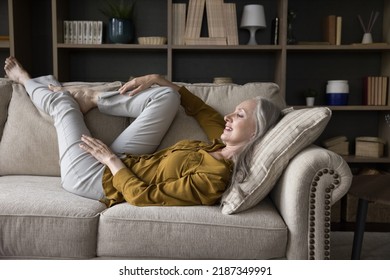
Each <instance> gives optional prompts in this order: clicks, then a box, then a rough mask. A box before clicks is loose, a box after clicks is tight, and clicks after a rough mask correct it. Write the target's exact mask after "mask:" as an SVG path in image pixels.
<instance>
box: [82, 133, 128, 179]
mask: <svg viewBox="0 0 390 280" xmlns="http://www.w3.org/2000/svg"><path fill="white" fill-rule="evenodd" d="M81 141H83V143H82V144H80V148H82V149H83V150H84V151H86V152H88V153H90V154H91V155H92V156H93V157H94V158H96V159H97V160H98V161H99V162H101V163H103V164H105V165H107V167H108V168H109V169H110V170H111V173H112V174H113V175H115V173H116V172H118V171H119V170H120V169H122V168H124V167H126V166H125V165H124V164H123V162H122V161H121V160H120V158H118V157H117V156H116V155H115V154H114V153H113V152H112V151H111V150H110V148H108V146H107V145H106V144H104V143H103V142H102V141H100V140H99V139H96V138H93V137H90V136H87V135H83V136H82V137H81Z"/></svg>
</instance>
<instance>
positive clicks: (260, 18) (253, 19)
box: [240, 5, 267, 28]
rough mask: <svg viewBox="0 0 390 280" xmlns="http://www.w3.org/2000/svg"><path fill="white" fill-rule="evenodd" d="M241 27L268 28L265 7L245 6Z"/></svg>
mask: <svg viewBox="0 0 390 280" xmlns="http://www.w3.org/2000/svg"><path fill="white" fill-rule="evenodd" d="M240 26H241V27H242V28H247V27H259V28H265V27H267V25H266V23H265V15H264V7H263V6H262V5H245V6H244V11H243V12H242V18H241V25H240Z"/></svg>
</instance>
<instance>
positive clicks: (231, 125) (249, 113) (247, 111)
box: [221, 99, 256, 146]
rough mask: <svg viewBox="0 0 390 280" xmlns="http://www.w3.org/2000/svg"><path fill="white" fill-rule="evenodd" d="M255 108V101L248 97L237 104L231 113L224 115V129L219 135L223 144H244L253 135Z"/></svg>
mask: <svg viewBox="0 0 390 280" xmlns="http://www.w3.org/2000/svg"><path fill="white" fill-rule="evenodd" d="M255 109H256V101H255V100H252V99H250V100H246V101H244V102H242V103H241V104H239V105H238V106H237V107H236V109H235V111H234V112H233V113H231V114H228V115H226V116H225V118H224V120H225V122H226V124H225V129H224V131H223V133H222V135H221V140H222V141H223V142H224V143H225V145H227V146H228V145H230V146H237V145H245V144H246V143H247V142H248V141H249V140H250V139H251V138H252V137H253V136H254V133H255V130H256V123H255V118H254V111H255Z"/></svg>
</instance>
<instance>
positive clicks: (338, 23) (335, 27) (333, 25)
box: [324, 15, 342, 45]
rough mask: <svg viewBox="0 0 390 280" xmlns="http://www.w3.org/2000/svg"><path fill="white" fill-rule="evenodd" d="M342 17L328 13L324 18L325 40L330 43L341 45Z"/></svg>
mask: <svg viewBox="0 0 390 280" xmlns="http://www.w3.org/2000/svg"><path fill="white" fill-rule="evenodd" d="M341 39H342V17H340V16H336V15H328V16H326V17H325V19H324V41H325V42H329V44H330V45H341Z"/></svg>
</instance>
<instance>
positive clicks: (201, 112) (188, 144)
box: [103, 87, 232, 206]
mask: <svg viewBox="0 0 390 280" xmlns="http://www.w3.org/2000/svg"><path fill="white" fill-rule="evenodd" d="M179 93H180V95H181V104H182V106H183V107H184V109H185V110H186V113H187V114H188V115H190V116H193V117H194V118H195V119H196V120H197V121H198V122H199V124H200V126H201V127H202V129H203V130H204V131H205V133H206V135H207V136H208V138H209V139H210V140H211V143H205V142H201V141H194V140H183V141H180V142H178V143H177V144H175V145H173V146H171V147H169V148H167V149H164V150H161V151H158V152H156V153H153V154H150V155H142V156H132V155H128V156H127V157H126V158H125V159H123V162H124V163H125V165H126V166H127V168H122V169H121V170H119V171H118V172H117V173H116V174H115V176H112V174H111V172H110V170H109V169H108V168H106V170H105V172H104V175H103V189H104V192H105V195H106V199H105V200H104V201H103V202H104V203H105V204H106V205H107V206H112V205H114V204H117V203H121V202H123V201H127V202H128V203H130V204H133V205H137V206H150V205H165V206H173V205H177V206H179V205H182V206H184V205H200V204H202V205H212V204H215V203H216V202H217V201H218V200H219V198H220V197H221V195H222V193H223V192H224V191H225V188H226V186H227V184H228V182H229V180H230V175H231V168H232V162H231V161H229V160H217V159H215V158H214V157H212V156H211V155H210V154H209V152H212V151H215V150H218V149H220V148H222V147H224V144H223V143H221V142H220V141H219V140H217V139H219V137H220V136H221V133H222V131H223V129H224V126H225V122H224V120H223V118H222V116H221V115H220V114H219V113H218V112H216V111H215V110H214V109H213V108H212V107H210V106H208V105H207V104H205V103H204V102H203V101H202V100H201V99H200V98H198V97H196V96H195V95H193V94H192V93H190V92H189V91H188V90H187V89H186V88H185V87H182V88H181V89H180V90H179Z"/></svg>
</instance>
